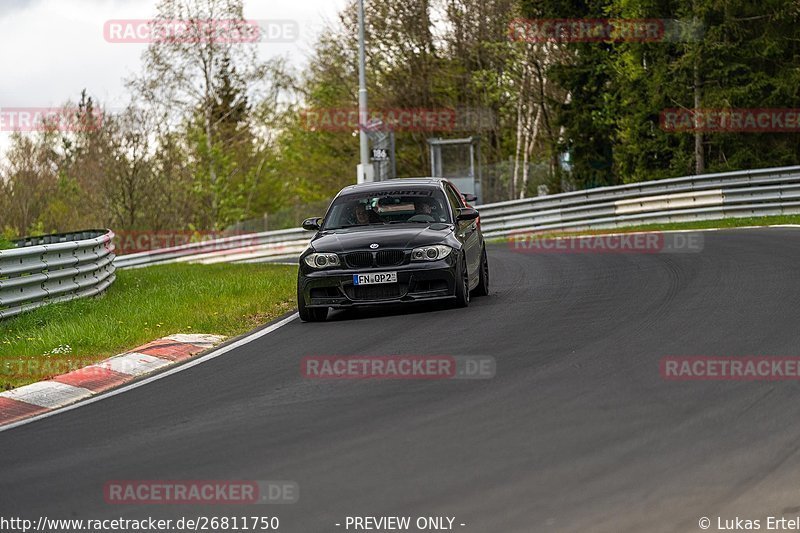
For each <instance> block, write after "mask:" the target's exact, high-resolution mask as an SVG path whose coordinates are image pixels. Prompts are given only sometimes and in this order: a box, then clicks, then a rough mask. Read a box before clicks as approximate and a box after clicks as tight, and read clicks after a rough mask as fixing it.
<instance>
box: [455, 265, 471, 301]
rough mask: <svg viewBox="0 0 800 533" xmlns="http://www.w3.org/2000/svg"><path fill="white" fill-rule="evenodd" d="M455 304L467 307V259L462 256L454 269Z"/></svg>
mask: <svg viewBox="0 0 800 533" xmlns="http://www.w3.org/2000/svg"><path fill="white" fill-rule="evenodd" d="M456 306H457V307H469V271H468V270H467V259H466V258H465V257H463V256H462V257H461V261H459V267H458V270H457V271H456Z"/></svg>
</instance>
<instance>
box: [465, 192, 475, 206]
mask: <svg viewBox="0 0 800 533" xmlns="http://www.w3.org/2000/svg"><path fill="white" fill-rule="evenodd" d="M463 196H464V201H465V202H467V203H470V204H471V203H472V202H476V201H477V200H478V197H477V196H475V195H474V194H469V193H465V194H464V195H463Z"/></svg>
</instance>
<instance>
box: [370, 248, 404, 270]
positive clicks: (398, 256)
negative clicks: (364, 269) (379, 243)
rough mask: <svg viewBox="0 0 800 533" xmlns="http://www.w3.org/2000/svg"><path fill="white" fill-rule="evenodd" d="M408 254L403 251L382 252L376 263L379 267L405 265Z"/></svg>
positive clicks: (378, 255) (379, 253)
mask: <svg viewBox="0 0 800 533" xmlns="http://www.w3.org/2000/svg"><path fill="white" fill-rule="evenodd" d="M405 257H406V254H405V252H403V250H381V251H380V252H378V254H377V257H376V258H375V262H376V263H377V264H378V266H379V267H388V266H397V265H402V264H403V259H405Z"/></svg>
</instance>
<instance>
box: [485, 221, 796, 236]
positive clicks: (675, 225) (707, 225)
mask: <svg viewBox="0 0 800 533" xmlns="http://www.w3.org/2000/svg"><path fill="white" fill-rule="evenodd" d="M780 224H800V215H778V216H771V217H745V218H722V219H718V220H697V221H692V222H671V223H668V224H641V225H638V226H626V227H624V228H609V229H604V230H572V231H562V230H557V231H543V232H541V233H540V232H536V234H537V235H538V236H540V237H543V238H544V237H560V236H569V235H601V234H605V233H631V232H635V231H669V230H684V229H685V230H692V229H711V228H741V227H745V226H774V225H780ZM519 233H520V234H525V233H529V232H526V231H524V230H520V232H519ZM508 239H509V237H498V238H493V239H490V240H491V241H492V242H505V241H507V240H508Z"/></svg>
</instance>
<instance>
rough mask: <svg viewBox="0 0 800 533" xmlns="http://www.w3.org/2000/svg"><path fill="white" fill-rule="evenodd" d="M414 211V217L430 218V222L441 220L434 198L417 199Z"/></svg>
mask: <svg viewBox="0 0 800 533" xmlns="http://www.w3.org/2000/svg"><path fill="white" fill-rule="evenodd" d="M415 211H416V213H415V215H414V218H420V219H422V218H425V219H427V218H430V221H431V222H437V221H440V220H441V218H440V217H439V214H438V211H439V209H438V206H437V205H436V202H435V201H434V200H428V199H424V200H419V201H417V202H416V206H415Z"/></svg>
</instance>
